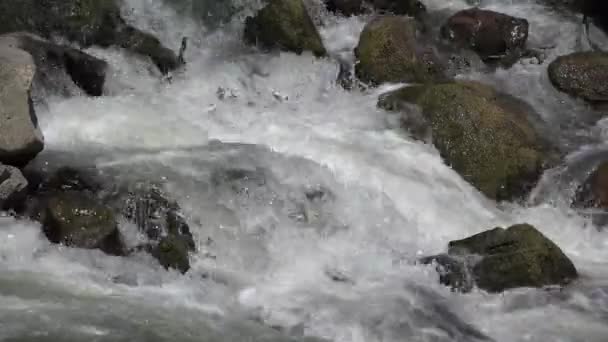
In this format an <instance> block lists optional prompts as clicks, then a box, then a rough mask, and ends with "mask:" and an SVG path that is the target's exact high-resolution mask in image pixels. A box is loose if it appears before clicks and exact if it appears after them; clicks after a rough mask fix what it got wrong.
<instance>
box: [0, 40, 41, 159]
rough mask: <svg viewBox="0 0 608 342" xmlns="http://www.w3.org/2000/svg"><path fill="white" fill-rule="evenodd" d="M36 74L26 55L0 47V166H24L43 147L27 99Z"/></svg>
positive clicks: (32, 62) (30, 101)
mask: <svg viewBox="0 0 608 342" xmlns="http://www.w3.org/2000/svg"><path fill="white" fill-rule="evenodd" d="M35 74H36V65H35V63H34V60H33V58H32V56H31V55H30V54H29V53H27V52H25V51H23V50H21V49H19V48H17V47H14V46H11V45H7V44H0V163H3V164H7V165H14V166H24V165H25V164H27V163H28V162H29V161H30V160H32V159H33V158H34V157H35V156H36V155H37V154H38V153H39V152H40V151H42V149H43V147H44V139H43V137H42V132H41V131H40V128H39V127H38V119H37V118H36V113H35V111H34V107H33V104H32V100H31V97H30V91H31V87H32V82H33V80H34V75H35Z"/></svg>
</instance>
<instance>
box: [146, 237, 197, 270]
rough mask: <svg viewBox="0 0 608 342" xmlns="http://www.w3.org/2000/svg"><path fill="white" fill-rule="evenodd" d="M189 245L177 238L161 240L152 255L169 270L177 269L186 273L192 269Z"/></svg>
mask: <svg viewBox="0 0 608 342" xmlns="http://www.w3.org/2000/svg"><path fill="white" fill-rule="evenodd" d="M188 249H189V247H188V243H187V242H186V241H185V240H183V239H180V238H178V237H175V236H168V237H165V238H163V239H161V240H160V242H159V243H158V245H157V246H156V247H154V249H153V250H152V255H153V256H154V257H155V258H156V259H157V260H158V262H159V263H160V264H161V265H162V266H163V267H165V268H167V269H171V268H172V269H176V270H178V271H180V272H181V273H186V272H188V270H189V269H190V260H189V259H188Z"/></svg>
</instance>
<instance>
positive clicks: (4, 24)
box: [0, 0, 179, 73]
mask: <svg viewBox="0 0 608 342" xmlns="http://www.w3.org/2000/svg"><path fill="white" fill-rule="evenodd" d="M14 31H28V32H32V33H35V34H38V35H41V36H44V37H47V38H48V37H50V36H51V35H52V34H58V35H61V36H64V37H66V38H67V39H68V40H70V41H73V42H77V43H79V44H81V45H83V46H91V45H100V46H104V47H107V46H112V45H115V46H120V47H122V48H125V49H128V50H131V51H133V52H135V53H137V54H141V55H144V56H148V57H150V58H151V59H152V61H153V62H154V63H155V64H156V65H157V66H158V68H159V69H160V70H161V72H163V73H166V72H168V71H169V70H173V69H175V68H177V67H178V66H179V62H178V59H177V56H176V55H175V53H174V52H173V51H172V50H169V49H167V48H166V47H164V46H163V45H162V44H161V43H160V41H159V40H158V39H156V38H155V37H153V36H152V35H150V34H148V33H145V32H142V31H140V30H137V29H135V28H133V27H131V26H129V25H127V24H126V23H125V22H124V20H123V19H122V18H121V16H120V2H119V1H117V0H44V1H41V0H19V1H13V0H0V33H6V32H14Z"/></svg>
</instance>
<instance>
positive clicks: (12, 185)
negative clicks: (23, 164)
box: [0, 164, 28, 210]
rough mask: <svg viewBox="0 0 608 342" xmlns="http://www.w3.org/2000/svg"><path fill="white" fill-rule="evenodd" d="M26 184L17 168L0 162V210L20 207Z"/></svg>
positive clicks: (25, 191)
mask: <svg viewBox="0 0 608 342" xmlns="http://www.w3.org/2000/svg"><path fill="white" fill-rule="evenodd" d="M27 186H28V183H27V180H26V179H25V177H23V175H22V174H21V171H19V169H17V168H16V167H13V166H7V165H2V164H0V210H4V209H12V208H16V207H20V206H21V203H20V202H21V201H23V200H24V199H25V195H26V193H27Z"/></svg>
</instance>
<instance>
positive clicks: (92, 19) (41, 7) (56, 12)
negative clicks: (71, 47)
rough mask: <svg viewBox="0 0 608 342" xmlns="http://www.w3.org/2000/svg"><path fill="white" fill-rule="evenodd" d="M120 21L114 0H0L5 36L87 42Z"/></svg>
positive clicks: (0, 23)
mask: <svg viewBox="0 0 608 342" xmlns="http://www.w3.org/2000/svg"><path fill="white" fill-rule="evenodd" d="M118 20H120V6H119V3H118V2H117V1H115V0H43V1H40V0H20V1H11V0H0V32H2V33H6V32H14V31H29V32H35V33H46V34H49V33H56V34H61V35H63V36H65V37H67V38H68V39H70V40H73V41H77V42H80V43H86V42H88V41H94V40H96V39H98V36H99V35H100V34H101V33H102V31H103V30H104V29H112V28H113V27H115V26H116V24H117V22H118Z"/></svg>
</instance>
